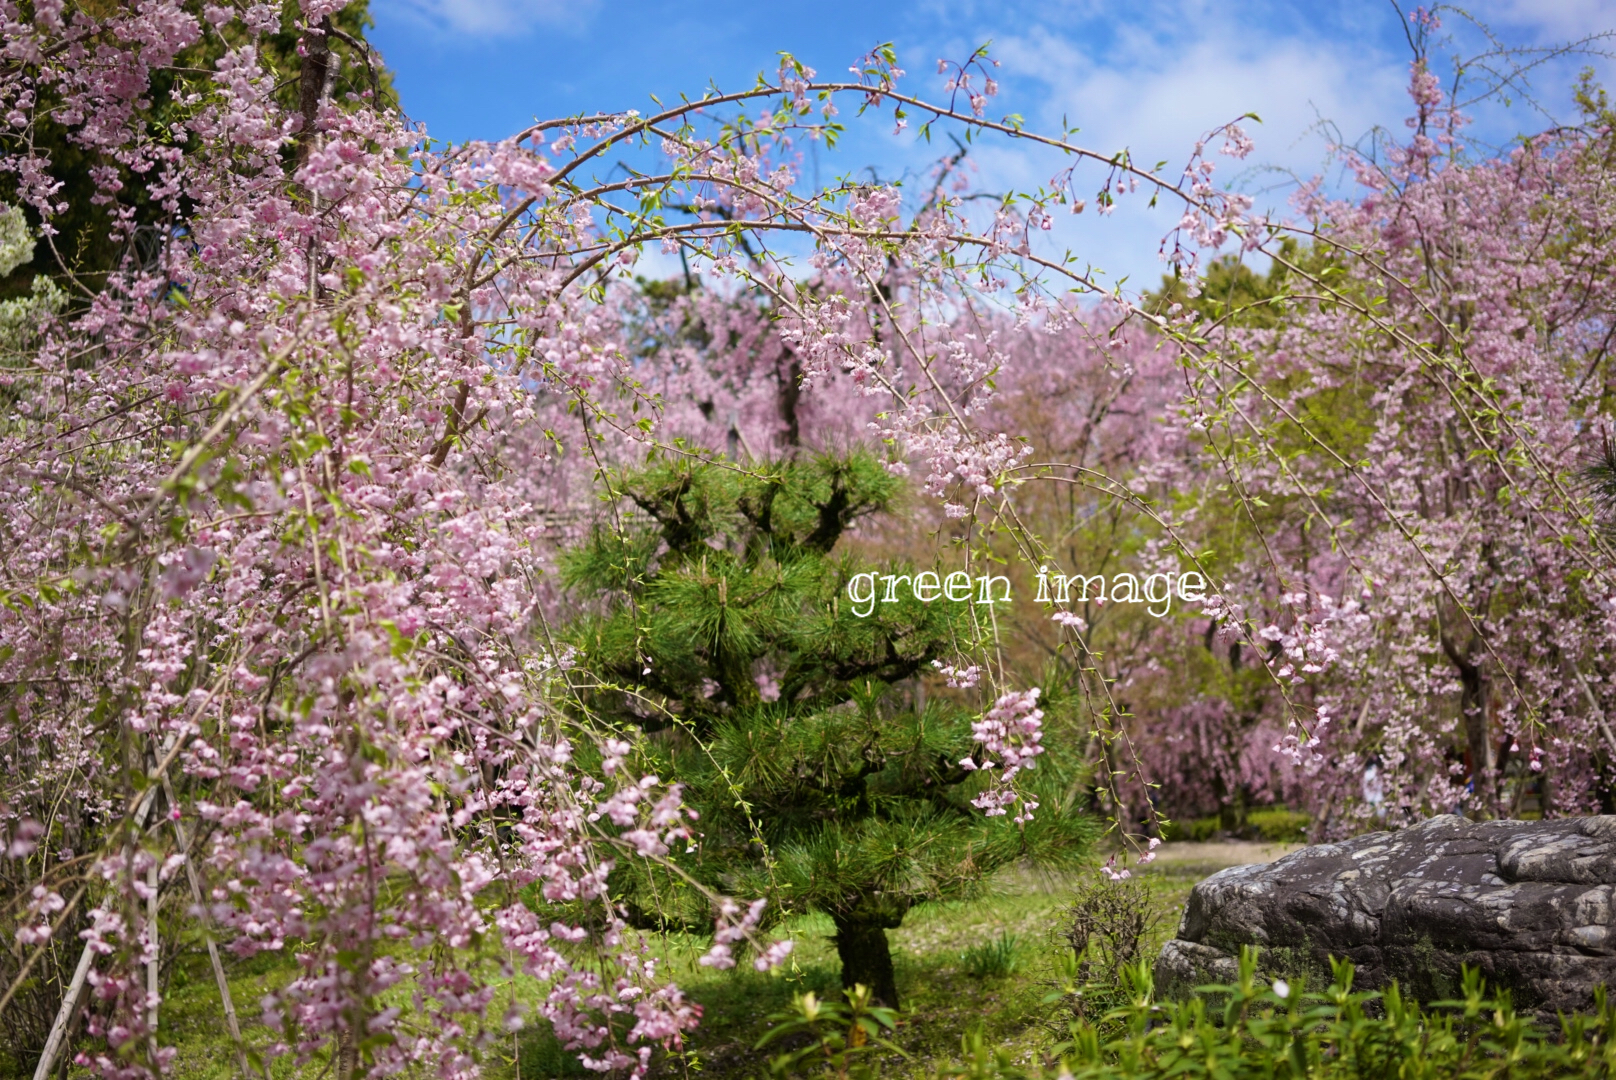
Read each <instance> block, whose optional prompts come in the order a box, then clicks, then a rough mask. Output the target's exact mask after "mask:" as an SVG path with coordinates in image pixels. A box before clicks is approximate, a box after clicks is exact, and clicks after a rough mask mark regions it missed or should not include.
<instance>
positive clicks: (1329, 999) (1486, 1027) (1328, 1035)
mask: <svg viewBox="0 0 1616 1080" xmlns="http://www.w3.org/2000/svg"><path fill="white" fill-rule="evenodd" d="M1332 966H1333V978H1334V981H1333V982H1332V984H1331V985H1330V987H1329V989H1327V990H1326V991H1325V992H1324V993H1322V994H1316V993H1308V992H1306V991H1305V989H1304V988H1303V986H1302V985H1301V981H1300V980H1298V981H1297V982H1296V983H1295V984H1293V985H1286V984H1285V983H1284V982H1282V981H1276V982H1274V983H1272V984H1269V983H1267V982H1262V981H1259V980H1258V979H1257V974H1256V972H1257V952H1256V950H1255V949H1252V948H1249V947H1248V948H1246V949H1244V950H1242V952H1241V955H1240V975H1239V980H1238V981H1237V982H1236V983H1234V984H1233V985H1230V986H1207V987H1201V988H1199V989H1198V991H1197V992H1196V994H1195V995H1194V996H1192V997H1190V998H1188V999H1186V1000H1184V1001H1161V1002H1158V1001H1156V1000H1155V988H1154V986H1153V984H1152V979H1151V973H1150V965H1149V963H1148V962H1146V961H1144V960H1141V961H1140V962H1139V963H1138V964H1136V965H1135V966H1133V967H1131V968H1128V969H1126V970H1125V972H1124V976H1125V978H1124V983H1125V985H1126V988H1127V994H1128V997H1127V999H1126V1000H1125V1001H1124V1003H1123V1004H1121V1005H1120V1006H1118V1007H1117V1008H1115V1009H1113V1010H1111V1012H1109V1013H1108V1014H1107V1015H1106V1016H1105V1017H1104V1018H1103V1023H1094V1022H1091V1021H1089V1020H1076V1021H1074V1022H1072V1023H1071V1024H1070V1025H1069V1029H1068V1036H1067V1038H1066V1039H1065V1040H1064V1041H1063V1042H1062V1043H1060V1044H1059V1045H1056V1046H1054V1047H1052V1048H1051V1050H1050V1053H1049V1056H1048V1060H1047V1064H1046V1065H1040V1064H1038V1063H1034V1064H1031V1065H1021V1064H1017V1063H1016V1062H1015V1061H1014V1060H1012V1057H1011V1055H1010V1054H1009V1052H1007V1051H1005V1050H1003V1049H1001V1048H996V1047H993V1046H990V1045H988V1044H987V1041H986V1040H985V1039H983V1038H982V1036H981V1034H980V1032H976V1033H968V1034H966V1035H965V1036H964V1037H963V1038H962V1039H961V1040H960V1043H961V1049H962V1051H963V1053H962V1055H961V1059H960V1060H959V1061H958V1062H956V1063H954V1064H951V1065H946V1066H944V1067H942V1068H941V1069H938V1070H935V1071H934V1072H933V1073H932V1075H933V1076H935V1077H939V1078H941V1077H965V1078H968V1080H1048V1078H1052V1077H1059V1078H1060V1080H1068V1078H1070V1080H1214V1078H1216V1080H1246V1078H1250V1080H1257V1078H1264V1080H1301V1078H1302V1077H1308V1078H1310V1080H1368V1078H1371V1077H1375V1078H1381V1077H1385V1078H1388V1080H1391V1078H1398V1080H1483V1078H1488V1080H1491V1078H1495V1077H1496V1078H1503V1077H1509V1078H1511V1080H1548V1078H1550V1077H1589V1078H1604V1080H1611V1078H1613V1077H1616V1041H1613V1035H1616V1005H1613V1004H1612V1003H1611V1002H1610V1001H1609V1000H1608V999H1607V996H1606V993H1605V988H1604V987H1603V986H1600V987H1597V988H1596V989H1595V991H1594V1000H1595V1007H1594V1011H1593V1012H1592V1013H1591V1014H1589V1015H1585V1016H1568V1017H1562V1018H1561V1019H1560V1022H1559V1024H1558V1027H1557V1030H1553V1031H1551V1030H1549V1029H1548V1028H1546V1027H1544V1026H1540V1025H1538V1024H1535V1023H1534V1022H1532V1021H1531V1020H1530V1019H1529V1018H1527V1017H1523V1016H1521V1015H1520V1014H1518V1013H1516V1012H1515V1009H1514V1007H1513V1006H1512V1005H1511V1003H1510V999H1509V995H1508V994H1504V993H1498V994H1491V995H1489V994H1488V993H1487V989H1486V985H1485V983H1484V982H1483V980H1482V978H1481V975H1480V973H1479V972H1477V971H1475V970H1473V969H1470V968H1466V969H1465V971H1464V985H1463V988H1462V991H1461V993H1460V996H1459V997H1458V998H1457V999H1456V1000H1453V1001H1438V1002H1433V1003H1431V1004H1429V1005H1426V1006H1421V1005H1420V1004H1419V1002H1417V1001H1414V1000H1412V999H1409V998H1405V997H1404V996H1403V994H1402V992H1401V991H1400V990H1399V989H1398V987H1397V986H1396V984H1393V985H1392V986H1391V987H1389V988H1388V989H1387V990H1386V991H1385V993H1366V992H1361V991H1354V990H1353V989H1352V975H1353V971H1352V965H1351V964H1350V963H1348V962H1346V961H1335V962H1334V963H1333V965H1332ZM867 996H868V995H865V997H866V998H867ZM850 1004H851V1005H852V1008H851V1009H841V1008H838V1009H837V1010H835V1011H834V1012H833V1013H829V1014H827V1013H826V1011H825V1009H824V1007H823V1003H820V1002H817V1001H815V1000H813V999H812V998H811V996H807V995H804V996H802V997H799V998H798V999H797V1002H796V1008H795V1010H794V1011H793V1012H792V1013H790V1014H787V1015H785V1016H783V1017H780V1018H778V1019H780V1020H783V1021H784V1025H783V1026H784V1027H785V1028H789V1029H790V1030H791V1031H793V1032H805V1031H806V1032H809V1033H810V1034H811V1035H812V1036H814V1037H815V1038H816V1039H817V1042H815V1043H811V1044H810V1045H809V1046H808V1047H807V1048H805V1049H801V1050H797V1051H795V1052H794V1053H792V1054H790V1055H781V1056H780V1057H777V1058H775V1059H774V1061H773V1063H772V1066H771V1072H772V1073H773V1074H774V1075H775V1076H801V1075H823V1076H837V1077H840V1078H843V1080H854V1078H860V1080H862V1078H869V1077H874V1076H876V1075H878V1065H877V1063H876V1061H875V1059H874V1058H873V1057H864V1058H862V1060H859V1061H858V1062H857V1064H856V1065H852V1062H851V1059H850V1057H849V1056H848V1048H850V1047H857V1048H863V1047H865V1046H869V1045H870V1044H871V1043H874V1042H876V1040H877V1039H878V1038H880V1036H881V1035H882V1033H883V1029H884V1028H885V1029H886V1030H890V1027H889V1018H888V1017H886V1016H884V1015H882V1016H871V1015H868V1013H869V1008H868V1005H867V1004H866V1003H865V1002H863V1001H861V1000H859V999H857V998H854V999H853V1000H852V1001H851V1002H850ZM773 1037H774V1036H773V1035H772V1034H771V1035H769V1036H765V1040H764V1041H765V1042H766V1041H770V1040H772V1038H773ZM759 1045H762V1043H760V1044H759ZM872 1049H873V1047H872ZM850 1065H852V1067H851V1068H850Z"/></svg>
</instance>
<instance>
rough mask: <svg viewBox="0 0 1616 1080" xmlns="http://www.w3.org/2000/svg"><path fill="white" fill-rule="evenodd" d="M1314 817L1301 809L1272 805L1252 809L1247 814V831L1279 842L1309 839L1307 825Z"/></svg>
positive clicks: (1273, 841) (1291, 842)
mask: <svg viewBox="0 0 1616 1080" xmlns="http://www.w3.org/2000/svg"><path fill="white" fill-rule="evenodd" d="M1312 821H1313V819H1312V818H1310V817H1308V816H1307V815H1306V814H1304V813H1302V812H1301V811H1299V810H1287V809H1285V808H1284V807H1283V806H1271V807H1266V808H1264V809H1262V810H1252V811H1250V812H1248V813H1247V814H1246V831H1247V832H1250V833H1255V834H1256V836H1257V838H1258V839H1261V840H1268V841H1270V842H1272V843H1277V844H1293V843H1298V842H1300V841H1303V840H1306V839H1307V827H1308V825H1310V824H1311V823H1312Z"/></svg>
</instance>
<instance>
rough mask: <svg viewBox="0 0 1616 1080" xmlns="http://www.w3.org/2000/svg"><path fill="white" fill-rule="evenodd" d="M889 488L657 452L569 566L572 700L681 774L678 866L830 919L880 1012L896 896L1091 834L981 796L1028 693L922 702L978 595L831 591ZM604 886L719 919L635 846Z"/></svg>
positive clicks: (622, 484) (840, 947) (816, 465)
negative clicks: (863, 524)
mask: <svg viewBox="0 0 1616 1080" xmlns="http://www.w3.org/2000/svg"><path fill="white" fill-rule="evenodd" d="M899 486H900V482H899V481H898V480H897V479H896V478H895V477H893V476H891V475H890V474H889V473H888V472H887V471H886V470H885V468H884V467H883V465H882V463H881V462H880V461H878V460H877V459H875V458H874V457H872V456H870V455H867V454H863V453H851V454H847V455H842V456H836V455H829V454H825V455H820V456H817V457H813V458H807V459H802V460H791V461H780V462H764V463H758V464H755V465H753V466H750V467H748V468H745V469H743V468H740V467H737V466H735V465H729V464H722V463H703V464H697V463H693V462H689V461H678V462H675V463H671V464H659V465H654V466H652V467H650V468H648V469H646V470H644V471H642V472H639V473H635V474H632V475H628V476H624V477H621V478H618V479H616V480H615V482H614V483H613V486H612V491H613V494H614V495H619V496H622V497H624V498H625V499H626V500H627V501H628V502H630V503H632V504H633V505H634V506H636V507H638V509H639V511H640V512H641V515H643V516H640V517H637V518H630V519H628V520H627V521H626V522H625V523H624V524H623V525H622V526H621V527H619V528H611V529H601V530H599V531H597V532H596V533H595V534H594V535H593V536H592V537H591V539H590V540H589V542H588V543H587V544H585V545H583V546H582V547H581V548H579V549H577V550H575V551H574V552H573V553H572V554H571V555H570V556H569V557H568V559H567V560H566V562H565V564H564V574H565V576H566V580H567V581H568V582H569V584H570V585H571V586H572V587H573V588H574V589H576V590H577V591H579V592H581V593H584V594H593V595H594V596H596V597H597V598H598V599H599V602H600V605H599V609H598V612H597V614H596V615H594V616H592V617H589V618H586V619H585V620H583V621H582V622H580V623H578V624H577V625H575V626H574V627H572V629H571V634H570V637H571V640H572V642H573V643H574V644H575V645H576V646H578V647H579V648H580V649H581V650H582V652H583V654H584V656H583V658H582V665H581V666H582V668H583V669H585V670H588V671H590V672H592V673H594V674H595V675H597V676H598V677H599V678H600V679H601V682H600V684H599V686H598V688H597V689H596V690H595V692H594V693H593V694H591V695H589V697H588V699H587V700H588V701H589V703H590V705H591V707H593V708H594V709H596V710H598V712H599V714H600V715H601V716H602V717H604V718H607V719H609V720H610V721H611V722H613V723H614V724H615V725H617V727H618V728H619V729H620V730H622V731H624V732H628V733H632V734H635V735H641V736H643V737H644V738H643V740H641V745H642V748H643V753H645V754H646V755H647V756H648V757H649V758H650V759H651V761H652V763H653V764H652V769H653V771H656V772H658V773H659V774H661V775H672V776H674V777H676V778H677V779H679V781H680V782H681V783H683V784H684V785H685V789H684V790H685V798H686V801H687V802H688V803H689V804H690V805H691V806H692V807H693V808H695V809H697V810H698V811H699V813H700V815H701V816H700V819H699V823H698V827H699V829H700V830H701V834H700V836H699V837H698V838H697V840H696V841H695V842H693V843H692V845H691V850H690V851H689V852H687V853H685V855H684V856H682V857H681V856H680V855H679V854H678V853H675V855H674V859H675V862H676V865H677V866H678V868H679V869H680V870H682V871H683V872H684V873H686V874H689V875H690V877H691V879H692V880H694V881H697V882H700V883H702V884H704V885H708V886H720V887H722V888H723V889H725V890H728V891H730V892H732V893H734V894H736V895H751V896H760V897H768V898H770V899H771V901H773V902H772V903H771V905H770V907H771V910H772V911H773V912H774V917H775V918H778V917H780V916H782V915H784V914H787V913H791V912H801V911H805V910H817V911H822V912H824V913H825V914H827V915H829V916H830V918H831V920H832V921H833V922H834V924H835V926H836V938H835V941H836V948H837V953H838V955H839V956H840V959H841V962H842V981H843V984H844V985H845V986H848V987H852V986H854V985H857V984H864V985H866V986H869V987H870V988H871V989H872V990H873V991H874V993H875V996H876V997H877V998H878V999H879V1000H881V1001H883V1002H885V1003H886V1004H888V1005H894V1006H895V1005H897V1004H898V993H897V987H896V984H895V980H894V974H893V966H892V956H891V952H890V949H889V946H888V942H887V938H886V931H887V930H890V929H894V928H896V927H898V926H899V925H900V924H901V923H902V922H903V918H904V915H905V914H906V913H907V912H908V911H909V909H910V908H912V907H914V906H915V905H917V904H921V903H925V902H927V901H934V900H941V899H946V898H954V897H960V896H964V895H967V894H969V893H970V892H971V891H972V890H973V889H975V888H977V887H978V886H979V885H980V884H981V883H982V881H983V880H984V879H985V878H986V877H987V876H988V875H990V874H992V873H993V872H995V871H996V870H998V869H1000V868H1002V867H1004V866H1006V865H1008V864H1010V863H1012V862H1014V861H1016V860H1018V859H1022V858H1030V859H1033V860H1036V861H1039V862H1043V863H1052V862H1054V863H1059V862H1063V861H1067V860H1070V859H1072V858H1073V857H1075V856H1076V855H1078V854H1079V853H1080V852H1081V851H1082V850H1083V848H1084V846H1085V842H1086V841H1087V839H1088V837H1089V836H1090V835H1091V832H1092V830H1091V828H1090V826H1089V824H1088V822H1087V821H1086V820H1085V819H1083V818H1081V817H1079V816H1076V815H1070V814H1064V815H1063V814H1062V813H1061V812H1060V810H1059V808H1057V807H1056V806H1054V805H1052V804H1053V802H1055V800H1054V799H1052V798H1050V797H1049V796H1047V795H1046V796H1043V797H1042V798H1041V799H1040V798H1039V797H1037V796H1034V797H1033V801H1031V802H1027V801H1021V802H1016V803H1008V802H1007V803H1004V804H1003V805H1010V806H1013V807H1014V808H1015V810H1016V816H1017V818H1022V817H1030V820H1026V821H1019V822H1017V821H1012V820H1011V818H1010V817H1009V815H1008V814H1005V813H1003V809H1002V805H1000V804H999V802H998V800H999V799H1000V798H1001V796H1000V795H999V794H997V793H995V792H993V791H990V790H987V789H988V788H990V787H991V786H992V785H991V783H989V778H991V777H993V775H994V771H993V768H992V767H991V766H989V764H988V763H989V761H990V760H992V759H993V758H998V759H999V760H998V761H995V762H994V764H995V765H1002V764H1004V763H1005V755H1002V754H992V753H990V752H989V751H990V749H991V748H992V743H991V738H992V737H991V735H988V734H984V733H985V732H986V731H987V730H988V729H990V728H993V727H994V726H995V725H1002V724H1005V723H1006V722H1009V725H1010V726H1014V725H1015V722H1016V721H1020V722H1021V723H1022V724H1023V726H1024V729H1025V730H1028V731H1030V732H1032V738H1031V739H1029V740H1028V744H1029V745H1030V746H1031V747H1033V748H1032V749H1030V750H1029V751H1027V753H1026V759H1027V760H1029V761H1030V759H1031V757H1033V756H1035V755H1037V754H1038V753H1039V750H1040V748H1037V740H1036V734H1037V730H1038V720H1039V718H1040V717H1041V716H1042V713H1041V712H1040V711H1039V710H1038V708H1037V697H1038V692H1037V691H1030V692H1027V693H1022V694H1007V695H1005V696H1004V697H1003V698H1001V699H1000V700H999V702H998V704H997V705H996V706H995V707H994V708H993V709H992V710H990V712H989V713H988V715H987V716H986V717H985V718H975V717H973V716H972V714H971V713H970V712H968V711H967V710H966V709H965V708H963V707H962V706H961V705H959V704H957V703H955V702H953V701H948V700H936V699H935V698H936V695H934V700H932V701H930V702H929V703H928V702H925V701H924V694H923V692H922V690H921V688H920V682H919V676H920V675H921V674H922V673H923V672H927V671H929V670H931V669H932V665H933V662H934V661H938V660H940V659H941V658H943V657H952V656H954V655H955V654H957V653H958V652H959V651H961V649H962V646H964V645H965V643H966V640H967V639H970V638H972V637H973V636H974V635H975V633H976V631H975V630H974V629H973V627H972V623H973V621H974V620H973V618H972V616H971V614H970V609H971V608H972V607H974V600H975V599H976V597H975V596H974V595H973V597H972V600H971V602H969V603H965V604H960V603H950V602H948V601H947V600H946V599H944V600H940V601H936V602H932V603H923V602H921V601H919V600H917V599H916V598H915V597H914V595H913V593H912V591H911V589H910V588H909V585H908V583H907V582H902V581H901V580H900V583H899V584H898V585H897V586H896V587H895V588H894V589H893V590H892V593H891V595H892V596H895V597H896V598H895V599H891V600H889V599H887V596H888V594H887V593H885V592H882V593H881V596H880V599H879V601H878V602H875V603H874V605H873V609H871V610H870V612H869V614H868V615H867V616H865V617H860V616H859V615H858V614H856V613H855V612H854V610H853V605H852V604H850V603H849V602H848V598H847V596H846V595H845V593H843V592H842V589H843V586H844V585H845V583H846V582H847V581H848V580H849V579H850V577H851V575H853V574H854V573H856V572H857V571H858V570H859V569H860V567H859V566H858V564H857V563H856V562H855V561H854V559H853V558H852V557H851V556H850V555H848V554H846V553H842V554H840V555H838V554H837V553H836V551H835V549H836V547H837V544H838V541H839V540H841V539H842V538H843V537H844V535H845V534H846V533H847V530H848V529H849V527H850V526H851V525H853V523H854V522H856V521H857V520H858V519H860V518H862V517H865V516H867V515H872V514H879V513H883V512H887V511H890V509H891V508H892V504H893V500H894V498H895V497H896V496H897V495H898V493H899ZM894 572H896V573H900V574H910V575H912V574H914V573H915V572H916V571H915V568H913V567H903V568H900V569H896V570H895V571H894ZM981 610H983V611H985V610H986V609H985V608H983V609H981ZM973 719H977V724H976V725H975V731H974V732H973ZM1012 756H1015V755H1012ZM1028 767H1029V768H1030V767H1031V766H1030V764H1029V766H1028ZM1045 772H1046V773H1047V772H1048V770H1047V769H1046V770H1045ZM1033 775H1038V774H1036V773H1034V774H1033ZM973 797H975V802H976V805H975V806H973V805H972V803H973ZM1039 801H1042V802H1043V806H1042V807H1038V806H1037V803H1038V802H1039ZM981 808H988V809H989V811H990V814H989V815H987V816H985V815H984V814H983V813H982V809H981ZM1034 808H1037V812H1036V813H1032V811H1033V809H1034ZM996 809H997V810H998V811H999V813H998V814H997V815H994V814H993V811H994V810H996ZM615 884H616V885H617V887H618V888H619V889H620V890H621V895H622V897H623V899H624V901H625V902H626V904H627V905H628V906H629V907H630V909H631V910H632V911H634V912H635V914H636V915H637V916H638V917H639V918H640V920H641V921H642V924H646V923H648V924H651V925H664V926H665V925H670V924H672V925H691V926H694V925H698V924H700V923H702V922H703V921H705V922H706V925H711V922H710V919H706V918H705V917H706V916H707V915H708V913H707V912H706V911H705V910H702V909H701V908H700V907H698V906H697V905H703V904H705V900H703V899H702V897H701V895H700V894H698V893H696V892H693V891H688V890H683V889H681V888H680V879H679V878H678V877H677V876H674V875H670V874H668V873H666V872H664V871H662V870H660V869H657V868H655V867H653V866H652V865H651V864H649V863H646V862H644V861H643V860H636V861H634V862H633V863H632V864H628V863H626V864H624V865H623V866H622V867H621V868H620V870H619V876H618V879H617V880H616V882H615Z"/></svg>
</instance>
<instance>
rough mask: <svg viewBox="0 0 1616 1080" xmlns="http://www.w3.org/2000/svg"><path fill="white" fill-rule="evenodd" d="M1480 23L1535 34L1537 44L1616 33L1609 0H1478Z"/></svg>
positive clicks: (1615, 16) (1615, 15)
mask: <svg viewBox="0 0 1616 1080" xmlns="http://www.w3.org/2000/svg"><path fill="white" fill-rule="evenodd" d="M1473 10H1474V12H1475V14H1476V16H1477V18H1479V19H1480V20H1481V21H1482V22H1484V23H1493V24H1497V25H1499V26H1500V27H1502V26H1503V25H1508V26H1510V27H1521V28H1527V29H1532V30H1536V31H1537V32H1538V35H1539V39H1540V40H1541V41H1545V42H1548V41H1571V40H1575V39H1577V38H1582V37H1586V36H1588V35H1591V34H1599V33H1603V32H1604V31H1607V30H1613V29H1616V11H1613V10H1612V8H1611V5H1610V0H1481V3H1479V4H1477V5H1476V6H1475V8H1474V9H1473Z"/></svg>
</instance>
